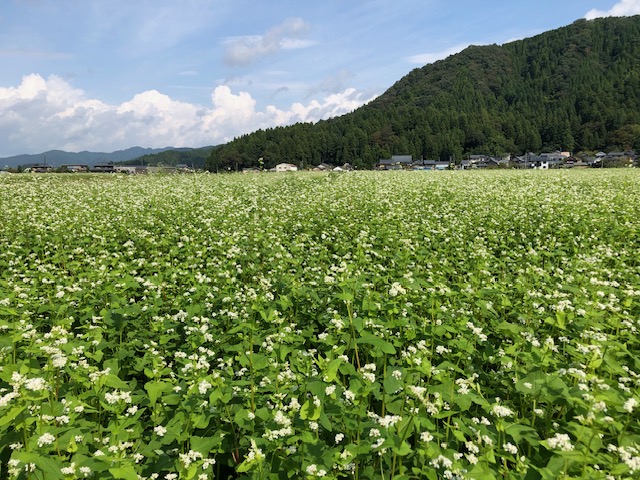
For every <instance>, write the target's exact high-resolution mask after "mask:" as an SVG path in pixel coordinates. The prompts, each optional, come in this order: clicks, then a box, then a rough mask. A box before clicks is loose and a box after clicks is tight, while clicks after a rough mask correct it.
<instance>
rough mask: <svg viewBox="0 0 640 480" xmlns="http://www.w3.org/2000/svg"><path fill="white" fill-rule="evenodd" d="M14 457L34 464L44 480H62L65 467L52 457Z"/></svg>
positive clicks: (19, 453)
mask: <svg viewBox="0 0 640 480" xmlns="http://www.w3.org/2000/svg"><path fill="white" fill-rule="evenodd" d="M14 456H15V458H16V459H17V460H20V462H22V463H34V464H35V465H36V467H38V468H39V469H40V470H42V473H43V474H44V478H46V479H47V480H49V479H51V480H57V479H61V478H64V477H63V475H62V473H61V472H60V468H61V467H64V466H67V465H62V464H61V463H60V462H57V461H56V460H54V457H48V456H47V457H45V456H42V455H39V454H37V453H29V452H17V453H15V454H14ZM136 480H137V479H136Z"/></svg>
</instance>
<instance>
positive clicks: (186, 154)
mask: <svg viewBox="0 0 640 480" xmlns="http://www.w3.org/2000/svg"><path fill="white" fill-rule="evenodd" d="M214 148H215V147H201V148H173V149H169V150H164V151H162V152H158V153H150V154H147V155H142V156H140V157H137V158H135V159H133V160H129V161H126V162H123V164H125V165H148V166H167V167H175V166H176V165H180V164H185V165H188V166H189V167H191V168H195V169H203V168H204V167H205V163H206V161H207V159H208V158H209V156H210V155H211V150H213V149H214Z"/></svg>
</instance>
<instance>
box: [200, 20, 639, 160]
mask: <svg viewBox="0 0 640 480" xmlns="http://www.w3.org/2000/svg"><path fill="white" fill-rule="evenodd" d="M630 148H634V149H636V150H640V16H635V17H622V18H605V19H597V20H591V21H586V20H579V21H577V22H575V23H573V24H571V25H569V26H567V27H563V28H560V29H557V30H553V31H550V32H546V33H543V34H541V35H537V36H535V37H531V38H528V39H524V40H519V41H515V42H512V43H508V44H505V45H502V46H498V45H489V46H471V47H468V48H467V49H465V50H464V51H462V52H460V53H459V54H457V55H454V56H451V57H449V58H447V59H446V60H441V61H438V62H436V63H434V64H431V65H427V66H424V67H422V68H418V69H415V70H413V71H412V72H410V73H409V74H408V75H406V76H405V77H404V78H402V79H401V80H399V81H398V82H397V83H396V84H395V85H393V86H392V87H391V88H389V90H387V91H386V92H385V93H384V94H383V95H381V96H380V97H378V98H376V99H375V100H373V101H372V102H371V103H369V104H368V105H365V106H363V107H360V108H359V109H357V110H355V111H354V112H352V113H350V114H347V115H344V116H342V117H337V118H334V119H330V120H326V121H321V122H318V123H316V124H296V125H293V126H290V127H279V128H274V129H268V130H260V131H257V132H254V133H252V134H249V135H244V136H242V137H239V138H236V139H235V140H233V141H232V142H230V143H228V144H226V145H223V146H221V147H220V148H218V149H215V150H213V151H212V153H211V157H210V158H209V162H208V168H210V169H212V170H216V169H226V168H228V167H231V168H241V167H246V166H257V165H258V161H259V160H258V159H259V158H261V157H262V158H263V161H264V166H265V167H266V168H268V167H271V166H273V165H275V164H276V163H279V162H283V161H286V162H292V163H297V164H298V165H304V166H309V165H316V164H319V163H321V162H326V163H330V164H334V165H338V164H342V163H345V162H349V163H351V164H354V165H356V166H359V167H360V168H369V167H372V166H373V165H375V163H376V162H377V161H378V159H380V158H389V157H390V156H391V155H392V154H410V155H413V156H414V158H425V159H443V160H447V159H450V158H454V159H456V160H458V161H459V160H460V159H461V158H463V157H464V156H466V155H469V154H474V153H486V154H492V155H501V154H506V153H511V154H522V153H525V152H527V151H533V152H540V151H553V150H569V151H573V152H576V151H597V150H625V149H630Z"/></svg>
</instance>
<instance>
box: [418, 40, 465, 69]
mask: <svg viewBox="0 0 640 480" xmlns="http://www.w3.org/2000/svg"><path fill="white" fill-rule="evenodd" d="M468 46H469V45H468V44H464V45H454V46H453V47H449V48H447V49H445V50H441V51H439V52H430V53H419V54H418V55H412V56H410V57H407V61H408V62H409V63H417V64H419V65H426V64H428V63H433V62H435V61H437V60H443V59H445V58H447V57H448V56H450V55H455V54H456V53H460V52H461V51H462V50H464V49H465V48H467V47H468Z"/></svg>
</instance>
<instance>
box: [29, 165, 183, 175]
mask: <svg viewBox="0 0 640 480" xmlns="http://www.w3.org/2000/svg"><path fill="white" fill-rule="evenodd" d="M194 171H195V170H194V169H192V168H191V167H189V166H188V165H186V164H178V165H176V166H175V167H151V166H147V165H116V164H114V163H112V162H109V163H97V164H95V165H92V166H89V165H80V164H68V165H60V167H54V166H53V165H50V164H46V163H45V164H40V163H39V164H35V165H31V166H29V167H27V168H26V169H25V172H31V173H49V172H65V173H130V174H145V173H190V172H194Z"/></svg>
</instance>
